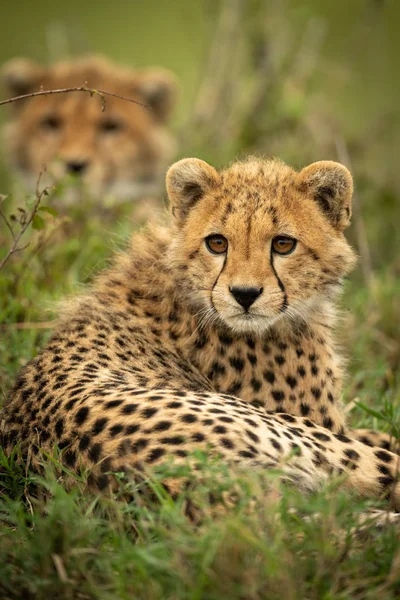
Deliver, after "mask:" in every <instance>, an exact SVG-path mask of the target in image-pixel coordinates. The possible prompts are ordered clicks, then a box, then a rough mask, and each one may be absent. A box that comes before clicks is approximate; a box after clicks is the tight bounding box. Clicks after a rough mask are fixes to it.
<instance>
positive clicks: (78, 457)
mask: <svg viewBox="0 0 400 600" xmlns="http://www.w3.org/2000/svg"><path fill="white" fill-rule="evenodd" d="M167 189H168V194H169V198H170V204H171V223H170V225H169V226H168V227H166V228H164V229H163V228H156V227H154V226H153V227H152V228H149V229H148V230H147V232H145V233H137V234H135V235H134V236H133V239H132V245H131V248H130V250H129V251H128V252H127V253H126V254H124V255H122V256H119V257H117V259H116V262H115V265H114V267H113V268H111V269H110V270H108V271H106V272H105V273H103V274H101V275H100V276H99V277H98V278H97V280H96V281H95V283H94V285H93V289H92V290H91V291H90V292H89V293H88V294H86V295H84V296H82V297H80V298H78V299H76V300H75V301H73V302H70V303H69V305H67V307H66V309H65V311H64V314H63V315H62V316H61V318H60V321H59V323H58V325H57V327H56V330H55V332H54V334H53V336H52V337H51V339H50V340H49V342H48V344H47V346H46V347H45V348H44V350H42V352H41V353H40V354H39V356H38V357H37V358H35V359H34V360H32V361H31V362H30V363H29V364H28V365H27V366H26V367H25V368H24V369H23V370H22V371H21V373H20V375H19V377H18V379H17V382H16V384H15V387H14V389H13V391H12V393H11V395H10V397H9V399H8V401H7V403H6V406H5V411H4V421H3V423H4V424H3V436H4V441H5V444H6V445H7V447H8V448H11V447H12V445H13V444H14V443H15V442H16V441H18V442H19V443H20V445H21V447H22V450H23V451H24V452H28V450H30V452H31V454H32V455H33V457H34V460H35V455H38V454H39V449H44V450H46V451H51V449H52V448H53V446H54V444H57V445H58V446H59V447H60V448H61V449H62V450H63V460H64V461H65V463H66V465H67V466H68V467H69V468H71V469H73V468H79V467H80V466H81V465H89V466H90V467H91V470H92V478H93V480H94V482H95V484H96V485H97V487H98V488H100V489H102V488H105V487H108V486H110V485H111V484H112V480H111V477H110V475H109V472H110V471H121V470H125V471H128V472H129V471H130V470H132V471H133V470H135V469H137V468H140V465H143V464H145V463H147V464H157V463H159V462H160V461H162V460H165V459H166V457H170V456H173V457H174V459H175V460H176V461H182V460H185V457H186V456H187V455H188V454H189V453H190V452H191V451H193V450H195V449H207V448H211V449H212V451H214V453H216V454H218V455H219V456H221V457H222V458H223V459H225V460H228V461H231V462H233V463H236V464H240V465H244V466H248V467H251V466H252V465H258V466H260V465H261V466H264V467H265V468H266V469H268V468H276V467H278V468H280V469H282V472H283V474H284V477H285V478H286V479H290V480H292V481H293V482H294V483H295V485H297V486H298V487H299V488H300V489H301V490H304V491H309V490H314V489H317V488H318V486H319V485H320V484H321V482H322V481H324V480H325V479H326V478H327V477H328V476H329V474H331V473H336V472H343V471H344V472H346V474H347V476H346V477H344V482H343V485H344V486H345V487H347V488H351V489H353V490H356V491H357V492H358V493H359V494H360V495H364V496H381V495H389V494H390V496H391V498H393V499H394V502H395V504H396V506H397V508H400V489H399V486H396V485H395V480H396V464H397V457H396V455H395V454H393V453H391V452H389V451H388V450H386V449H383V448H379V447H378V446H372V445H371V446H370V445H366V444H365V443H362V442H361V441H359V440H357V439H356V437H357V435H358V434H357V433H356V432H354V433H353V434H352V433H351V432H349V431H348V430H347V428H346V423H345V418H344V414H343V411H342V408H341V404H340V396H341V378H342V367H341V361H340V357H339V356H338V355H337V352H336V349H335V345H334V342H333V339H332V326H333V324H334V319H335V310H334V303H335V299H336V296H337V294H338V291H339V290H340V285H341V280H342V278H343V276H344V275H345V274H346V273H348V272H349V270H350V269H351V268H352V266H353V265H354V262H355V258H354V254H353V251H352V250H351V248H350V246H349V245H348V243H347V242H346V240H345V238H344V236H343V230H344V228H345V227H346V226H347V225H348V224H349V221H350V215H351V197H352V179H351V176H350V173H349V172H348V170H347V169H346V168H345V167H343V166H342V165H340V164H338V163H334V162H317V163H314V164H312V165H310V166H308V167H306V168H304V169H303V170H302V171H300V172H296V171H294V170H293V169H292V168H290V167H289V166H286V165H285V164H283V163H281V162H279V161H277V160H269V161H265V160H259V159H254V158H251V159H248V160H246V161H244V162H237V163H235V164H233V165H232V166H231V167H230V168H227V169H226V170H223V171H222V172H217V171H216V170H215V169H214V168H213V167H211V166H210V165H208V164H207V163H205V162H203V161H201V160H198V159H185V160H182V161H180V162H178V163H176V164H175V165H173V166H172V167H171V168H170V169H169V172H168V175H167ZM368 441H369V440H368ZM378 441H379V440H378ZM294 449H295V451H294Z"/></svg>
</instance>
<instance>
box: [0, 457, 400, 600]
mask: <svg viewBox="0 0 400 600" xmlns="http://www.w3.org/2000/svg"><path fill="white" fill-rule="evenodd" d="M196 460H197V464H198V466H199V471H198V472H197V473H196V477H195V478H194V475H193V471H191V469H190V468H189V467H188V466H181V467H179V468H177V467H176V466H175V467H174V466H173V465H166V466H164V467H163V468H162V469H161V468H160V469H159V470H158V472H155V473H154V472H153V473H151V474H149V476H148V477H147V479H145V481H144V482H143V483H141V484H136V485H134V484H132V483H129V482H126V481H124V480H123V479H122V480H121V482H120V492H119V493H116V494H115V497H108V496H95V495H93V494H91V493H89V492H88V491H87V490H86V486H85V477H80V478H78V477H77V478H76V480H75V482H74V485H73V486H72V489H71V490H70V491H69V492H67V491H66V490H65V489H64V487H63V485H62V478H63V471H62V469H61V468H60V466H59V463H58V462H57V461H56V460H54V459H53V460H51V461H50V462H49V460H46V461H45V464H46V465H47V473H46V475H45V476H44V477H38V476H32V475H31V476H30V475H27V474H26V472H25V469H24V467H23V466H22V465H17V464H16V463H15V462H13V459H11V460H10V459H6V458H5V457H4V456H2V457H1V464H2V467H3V470H4V472H5V474H4V475H3V477H2V487H3V491H2V504H1V513H0V514H1V520H2V529H1V533H0V590H1V598H4V599H8V598H9V599H14V598H15V599H17V598H28V599H29V598H35V599H47V598H52V599H53V598H54V599H58V598H60V599H64V598H65V599H67V598H82V599H83V598H90V599H92V598H99V599H114V598H121V599H129V598H138V599H139V598H143V599H146V600H151V599H158V598H176V599H182V600H186V599H188V600H189V599H190V600H197V599H201V598H207V599H215V600H222V599H226V600H230V599H232V598H238V599H241V598H246V599H249V600H253V599H259V598H268V599H271V600H274V599H280V598H282V597H284V598H285V599H286V598H288V599H290V600H291V599H297V598H299V599H300V598H310V599H315V600H320V599H321V598H324V599H333V598H335V599H350V598H360V599H361V598H363V599H364V598H370V599H371V600H372V599H373V598H376V597H377V595H376V594H377V593H378V592H379V597H380V598H383V599H392V598H393V599H394V598H396V597H397V596H398V594H399V593H400V567H399V548H398V532H397V531H396V530H395V529H393V528H390V527H386V528H384V529H383V530H378V529H376V528H375V527H374V526H373V525H368V524H367V526H366V528H365V529H362V528H361V527H360V524H359V517H360V514H361V513H362V511H364V510H366V509H368V507H369V504H368V503H367V502H361V501H356V499H355V498H351V497H349V496H346V495H345V494H343V492H341V491H339V490H338V489H337V484H338V482H335V481H333V482H331V483H330V485H329V487H327V488H326V489H324V490H323V491H322V492H320V493H318V494H314V495H312V496H309V497H307V498H305V497H302V496H301V495H299V494H297V493H296V492H294V491H293V490H290V489H285V490H284V491H283V495H282V498H281V499H280V500H279V502H276V500H274V499H273V497H271V495H269V493H268V492H269V491H270V489H271V487H272V488H273V489H275V490H277V489H278V482H277V475H278V474H277V473H275V474H265V473H262V472H257V471H255V472H253V473H250V474H249V473H246V474H244V473H241V472H240V471H239V472H235V473H232V472H231V471H230V470H229V469H228V468H227V466H226V465H224V464H223V463H220V462H219V461H218V459H213V460H210V459H207V457H206V456H204V455H198V456H196ZM175 475H184V476H187V477H188V478H189V481H191V483H192V484H193V485H191V486H189V487H188V490H187V491H186V492H185V493H184V494H182V495H181V496H179V497H178V498H177V499H176V500H175V501H173V500H171V498H170V497H169V496H168V494H166V492H165V491H164V489H163V487H162V485H161V483H160V481H161V479H162V478H164V477H165V476H175ZM121 477H122V476H120V479H121ZM194 479H196V481H194ZM127 492H129V495H130V497H131V500H130V501H128V500H125V499H124V497H125V496H126V495H127ZM227 498H228V499H229V498H230V501H229V500H227ZM188 514H189V515H190V518H189V517H188Z"/></svg>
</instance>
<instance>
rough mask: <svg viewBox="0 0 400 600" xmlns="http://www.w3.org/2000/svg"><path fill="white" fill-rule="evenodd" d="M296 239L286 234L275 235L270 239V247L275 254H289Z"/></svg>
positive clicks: (293, 247)
mask: <svg viewBox="0 0 400 600" xmlns="http://www.w3.org/2000/svg"><path fill="white" fill-rule="evenodd" d="M296 245H297V240H295V239H293V238H291V237H288V236H287V235H277V236H276V237H274V239H273V240H272V249H273V251H274V252H276V253H277V254H281V255H282V256H285V255H287V254H291V253H292V252H293V250H294V249H295V248H296Z"/></svg>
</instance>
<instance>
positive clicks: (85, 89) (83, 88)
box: [0, 85, 151, 111]
mask: <svg viewBox="0 0 400 600" xmlns="http://www.w3.org/2000/svg"><path fill="white" fill-rule="evenodd" d="M68 92H87V93H89V94H90V95H91V96H95V95H97V96H100V98H101V110H102V111H104V110H105V108H106V99H105V96H113V98H119V99H120V100H126V101H127V102H132V103H133V104H138V105H139V106H143V107H144V108H147V109H148V110H151V107H150V106H148V105H147V104H144V103H143V102H139V101H138V100H134V99H133V98H128V97H127V96H120V95H119V94H114V92H106V91H105V90H96V89H95V88H89V87H87V85H79V86H77V87H70V88H60V89H57V90H39V91H38V92H31V93H29V94H22V96H15V97H14V98H8V99H7V100H1V101H0V106H2V105H3V104H11V102H17V101H18V100H25V99H26V98H34V97H35V96H49V95H50V94H67V93H68Z"/></svg>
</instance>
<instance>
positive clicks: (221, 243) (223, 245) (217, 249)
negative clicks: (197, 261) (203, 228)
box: [205, 233, 228, 254]
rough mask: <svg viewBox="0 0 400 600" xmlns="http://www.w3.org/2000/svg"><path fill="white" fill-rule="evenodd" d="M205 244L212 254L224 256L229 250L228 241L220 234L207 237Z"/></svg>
mask: <svg viewBox="0 0 400 600" xmlns="http://www.w3.org/2000/svg"><path fill="white" fill-rule="evenodd" d="M205 242H206V246H207V248H208V249H209V251H210V252H212V254H223V253H224V252H226V251H227V249H228V240H227V239H226V238H224V236H223V235H219V234H218V233H216V234H214V235H209V236H208V237H206V239H205Z"/></svg>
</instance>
